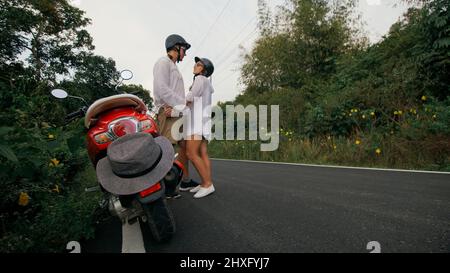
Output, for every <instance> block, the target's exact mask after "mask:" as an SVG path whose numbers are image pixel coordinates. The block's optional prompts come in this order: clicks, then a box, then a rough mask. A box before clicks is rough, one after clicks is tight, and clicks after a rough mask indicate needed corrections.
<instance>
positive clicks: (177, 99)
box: [153, 34, 199, 198]
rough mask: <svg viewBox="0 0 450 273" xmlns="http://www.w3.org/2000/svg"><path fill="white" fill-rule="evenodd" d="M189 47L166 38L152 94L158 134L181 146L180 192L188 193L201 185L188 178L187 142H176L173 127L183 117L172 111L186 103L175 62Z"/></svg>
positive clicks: (179, 40)
mask: <svg viewBox="0 0 450 273" xmlns="http://www.w3.org/2000/svg"><path fill="white" fill-rule="evenodd" d="M190 47H191V45H190V44H189V43H188V42H186V40H185V39H184V38H183V37H181V36H180V35H177V34H173V35H170V36H169V37H167V39H166V51H167V56H164V57H162V58H161V59H159V60H158V61H157V62H156V64H155V66H154V68H153V79H154V80H153V92H154V98H155V106H156V111H157V113H158V123H159V131H160V133H161V135H162V136H165V137H166V138H168V139H169V140H170V141H171V142H172V145H176V144H178V145H179V147H180V149H179V156H178V159H179V160H180V161H181V163H183V165H184V166H185V172H184V174H183V179H182V181H181V185H180V190H181V191H188V190H191V189H193V188H195V187H197V186H198V185H199V184H198V183H197V182H195V181H193V180H192V179H190V178H189V162H188V159H187V156H186V141H185V140H182V141H178V142H177V141H176V140H175V139H174V137H173V136H172V133H171V130H172V126H173V125H174V124H175V122H176V121H177V120H178V119H179V118H180V117H179V115H180V114H179V112H177V111H175V110H173V108H175V107H176V106H179V105H185V104H186V101H185V93H184V92H185V90H184V82H183V77H182V75H181V73H180V71H179V70H178V67H177V65H176V63H179V62H181V61H183V59H184V57H185V56H186V51H187V50H188V49H189V48H190ZM180 196H181V195H180V194H179V193H177V192H174V193H173V194H168V196H167V198H179V197H180Z"/></svg>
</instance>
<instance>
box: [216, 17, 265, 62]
mask: <svg viewBox="0 0 450 273" xmlns="http://www.w3.org/2000/svg"><path fill="white" fill-rule="evenodd" d="M256 17H257V16H254V17H253V18H252V19H251V20H250V21H249V22H248V23H247V24H246V25H245V26H244V27H243V28H241V31H239V33H238V34H237V35H236V36H235V37H234V38H233V39H232V40H231V41H230V42H229V43H228V44H227V45H226V46H225V47H224V49H223V50H222V51H221V53H220V54H219V55H217V56H215V57H214V59H215V60H218V59H219V58H220V57H222V56H223V53H224V52H225V50H227V49H228V47H229V46H230V45H232V44H233V42H234V41H236V39H237V38H239V36H241V34H242V33H243V32H244V30H245V29H247V27H248V26H249V25H250V24H251V23H252V22H253V20H255V19H256Z"/></svg>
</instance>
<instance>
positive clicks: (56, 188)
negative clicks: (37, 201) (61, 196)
mask: <svg viewBox="0 0 450 273" xmlns="http://www.w3.org/2000/svg"><path fill="white" fill-rule="evenodd" d="M52 191H53V192H56V193H59V192H60V190H59V186H58V185H55V188H54V189H52Z"/></svg>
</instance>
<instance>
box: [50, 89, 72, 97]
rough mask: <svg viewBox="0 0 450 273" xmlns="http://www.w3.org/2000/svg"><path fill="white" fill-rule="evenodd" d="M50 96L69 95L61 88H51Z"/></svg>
mask: <svg viewBox="0 0 450 273" xmlns="http://www.w3.org/2000/svg"><path fill="white" fill-rule="evenodd" d="M52 96H53V97H55V98H58V99H65V98H67V97H68V96H69V94H67V92H66V91H64V90H62V89H54V90H52Z"/></svg>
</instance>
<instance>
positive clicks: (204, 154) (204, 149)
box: [200, 140, 212, 180]
mask: <svg viewBox="0 0 450 273" xmlns="http://www.w3.org/2000/svg"><path fill="white" fill-rule="evenodd" d="M200 157H201V158H202V160H203V162H204V163H205V165H206V169H207V170H208V176H209V178H210V179H211V180H212V175H211V161H210V160H209V155H208V141H206V140H203V141H202V143H201V144H200Z"/></svg>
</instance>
